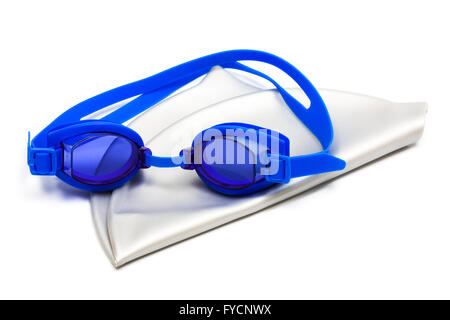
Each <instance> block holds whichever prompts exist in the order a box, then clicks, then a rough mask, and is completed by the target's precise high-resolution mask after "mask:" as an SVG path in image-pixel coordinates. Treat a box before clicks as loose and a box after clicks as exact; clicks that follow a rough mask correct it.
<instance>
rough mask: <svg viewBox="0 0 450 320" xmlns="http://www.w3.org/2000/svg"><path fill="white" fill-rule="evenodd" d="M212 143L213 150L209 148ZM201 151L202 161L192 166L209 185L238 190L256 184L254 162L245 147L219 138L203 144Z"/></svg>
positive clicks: (253, 158) (250, 153)
mask: <svg viewBox="0 0 450 320" xmlns="http://www.w3.org/2000/svg"><path fill="white" fill-rule="evenodd" d="M230 142H231V143H230ZM213 143H214V145H215V147H214V148H212V147H211V146H212V144H213ZM220 146H222V149H221V148H220ZM202 149H203V161H202V163H200V164H194V166H195V169H196V171H197V173H198V174H199V175H200V176H201V177H203V178H204V179H206V180H207V181H209V182H210V183H212V184H214V185H217V186H219V187H222V188H225V189H234V190H238V189H243V188H245V187H248V186H250V185H252V184H254V183H255V182H256V181H255V176H256V173H255V161H256V160H255V156H254V154H253V153H252V152H251V151H250V150H249V149H248V148H247V146H245V145H243V144H241V143H239V142H236V141H235V140H229V139H228V140H227V139H222V138H219V139H215V140H214V141H208V142H204V143H203V145H202ZM230 155H231V157H230ZM230 159H231V160H232V161H230Z"/></svg>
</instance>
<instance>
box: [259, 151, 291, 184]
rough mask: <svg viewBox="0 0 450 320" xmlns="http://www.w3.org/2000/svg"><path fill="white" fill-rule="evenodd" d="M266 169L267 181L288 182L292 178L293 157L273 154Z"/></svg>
mask: <svg viewBox="0 0 450 320" xmlns="http://www.w3.org/2000/svg"><path fill="white" fill-rule="evenodd" d="M265 169H266V173H265V179H266V181H270V182H275V183H288V182H289V181H290V180H291V159H290V157H289V156H283V155H276V156H273V155H272V156H271V157H270V162H269V164H268V166H266V168H265Z"/></svg>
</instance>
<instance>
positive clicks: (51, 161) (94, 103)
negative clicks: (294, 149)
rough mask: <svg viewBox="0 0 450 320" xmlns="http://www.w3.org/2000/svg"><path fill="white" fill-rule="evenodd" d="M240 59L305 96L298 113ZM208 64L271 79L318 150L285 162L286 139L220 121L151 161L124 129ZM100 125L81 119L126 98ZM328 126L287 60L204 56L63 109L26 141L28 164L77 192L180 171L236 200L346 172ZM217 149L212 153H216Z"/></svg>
mask: <svg viewBox="0 0 450 320" xmlns="http://www.w3.org/2000/svg"><path fill="white" fill-rule="evenodd" d="M240 61H258V62H263V63H267V64H270V65H273V66H275V67H277V68H279V69H280V70H282V71H284V72H285V73H286V74H287V75H289V76H290V77H291V78H292V79H293V80H294V81H295V82H296V83H297V84H298V85H299V86H300V87H301V89H303V91H304V92H305V94H306V95H307V96H308V99H309V101H310V105H309V108H306V107H304V106H303V105H302V104H301V103H300V102H299V101H297V100H296V99H295V98H294V97H293V96H292V95H290V94H289V93H288V92H287V91H286V90H285V89H284V88H282V87H281V86H280V85H279V84H278V83H277V82H276V81H275V80H273V79H272V78H270V77H269V76H267V75H266V74H264V73H262V72H259V71H257V70H255V69H252V68H250V67H248V66H246V65H244V64H242V63H240ZM214 66H221V67H222V68H228V69H235V70H240V71H244V72H248V73H250V74H253V75H256V76H259V77H261V78H264V79H266V80H268V81H270V82H271V83H272V84H273V85H274V86H275V87H276V89H277V90H278V92H279V94H280V95H281V97H282V98H283V99H284V101H285V103H286V105H287V106H288V107H289V108H290V109H291V110H292V112H293V113H294V114H295V116H297V117H298V118H299V119H300V120H301V121H302V122H303V124H304V125H305V126H306V127H307V128H308V129H309V130H310V131H311V132H312V133H313V134H314V135H315V137H316V138H317V140H318V141H319V142H320V144H321V146H322V148H323V150H322V151H321V152H318V153H313V154H308V155H301V156H290V154H289V139H288V138H287V137H286V136H284V135H283V134H281V133H278V132H275V131H273V130H269V129H266V128H261V127H257V126H254V125H250V124H245V123H222V124H218V125H216V126H214V127H212V128H208V129H206V130H204V131H202V132H201V133H200V134H199V135H197V137H196V138H195V139H194V142H193V144H192V146H191V147H189V148H186V149H183V150H182V151H181V152H180V154H179V155H178V156H171V157H159V156H154V155H153V154H152V152H151V151H150V149H148V148H146V147H145V146H144V143H143V141H142V138H141V137H140V136H139V134H138V133H137V132H135V131H134V130H132V129H130V128H129V127H127V126H125V125H123V123H124V122H126V121H127V120H130V119H131V118H133V117H135V116H136V115H138V114H140V113H142V112H143V111H145V110H147V109H148V108H150V107H152V106H153V105H155V104H156V103H158V102H160V101H161V100H163V99H164V98H166V97H168V96H169V95H170V94H172V93H173V92H175V91H176V90H178V89H180V88H181V87H183V86H184V85H186V84H188V83H189V82H191V81H193V80H195V79H197V78H199V77H201V76H202V75H205V74H206V73H208V72H209V70H210V69H211V68H212V67H214ZM133 97H136V98H135V99H133V100H131V101H130V102H128V103H126V104H124V105H123V106H121V107H120V108H118V109H117V110H114V111H112V112H111V113H109V114H107V115H106V116H104V117H103V118H101V119H93V120H92V119H91V120H81V119H82V118H83V117H85V116H87V115H89V114H92V113H93V112H96V111H99V110H101V109H103V108H105V107H108V106H111V105H113V104H115V103H117V102H120V101H123V100H125V99H129V98H133ZM332 141H333V126H332V123H331V119H330V116H329V114H328V111H327V108H326V106H325V103H324V102H323V100H322V98H321V96H320V95H319V93H318V92H317V90H316V89H315V88H314V86H313V85H312V84H311V83H310V82H309V81H308V79H307V78H306V77H305V76H304V75H303V74H302V73H301V72H300V71H299V70H297V69H296V68H295V67H294V66H292V65H291V64H290V63H288V62H287V61H285V60H283V59H281V58H279V57H277V56H275V55H273V54H269V53H266V52H262V51H255V50H231V51H224V52H219V53H215V54H211V55H208V56H204V57H201V58H198V59H195V60H192V61H189V62H186V63H183V64H180V65H178V66H175V67H173V68H171V69H168V70H165V71H163V72H160V73H158V74H155V75H153V76H151V77H148V78H145V79H142V80H139V81H136V82H132V83H130V84H127V85H123V86H121V87H118V88H115V89H112V90H110V91H107V92H104V93H102V94H99V95H97V96H95V97H92V98H90V99H87V100H85V101H83V102H81V103H79V104H77V105H75V106H74V107H72V108H70V109H69V110H67V111H66V112H64V113H63V114H62V115H60V116H59V117H58V118H56V119H55V120H54V121H53V122H52V123H50V125H48V126H47V127H46V128H45V129H43V130H42V131H41V132H40V133H39V134H38V135H36V136H35V137H34V138H33V140H32V141H31V142H30V134H28V166H29V168H30V171H31V173H32V174H33V175H56V176H57V177H58V178H60V179H61V180H63V181H64V182H66V183H68V184H70V185H72V186H74V187H76V188H79V189H83V190H88V191H94V192H97V191H107V190H112V189H115V188H118V187H120V186H122V185H123V184H125V183H126V182H128V181H129V180H130V179H131V178H133V176H135V174H136V173H137V172H138V171H139V169H143V168H149V167H152V166H153V167H162V168H163V167H181V168H183V169H187V170H195V171H196V172H197V174H198V176H199V177H200V178H201V179H202V180H203V181H204V182H205V183H206V184H207V185H208V186H209V187H211V188H212V189H214V190H216V191H218V192H220V193H223V194H227V195H243V194H249V193H254V192H257V191H259V190H262V189H265V188H267V187H269V186H272V185H273V184H276V183H288V182H289V181H290V179H291V178H295V177H301V176H308V175H315V174H320V173H325V172H330V171H336V170H342V169H344V168H345V161H343V160H341V159H339V158H336V157H334V156H332V155H330V154H329V153H328V152H329V149H330V146H331V144H332ZM219 149H220V150H221V151H218V150H219Z"/></svg>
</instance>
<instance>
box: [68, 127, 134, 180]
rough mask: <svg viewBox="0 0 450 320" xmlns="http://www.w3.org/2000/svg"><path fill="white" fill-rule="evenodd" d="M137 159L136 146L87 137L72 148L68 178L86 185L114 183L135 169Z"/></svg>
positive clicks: (106, 136)
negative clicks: (70, 168)
mask: <svg viewBox="0 0 450 320" xmlns="http://www.w3.org/2000/svg"><path fill="white" fill-rule="evenodd" d="M138 155H139V150H138V148H137V145H136V144H135V143H134V142H132V141H130V140H128V139H127V138H125V137H122V136H117V135H111V134H102V135H96V136H91V137H89V138H87V139H84V140H82V141H81V142H79V143H78V144H76V145H75V146H74V147H73V148H72V159H71V164H72V170H71V175H72V177H73V178H74V179H76V180H78V181H80V182H83V183H86V184H90V185H105V184H110V183H114V182H117V181H119V180H121V179H123V178H124V177H126V176H128V174H130V173H131V172H132V171H134V170H135V169H136V168H137V165H138V162H139V158H138V157H139V156H138Z"/></svg>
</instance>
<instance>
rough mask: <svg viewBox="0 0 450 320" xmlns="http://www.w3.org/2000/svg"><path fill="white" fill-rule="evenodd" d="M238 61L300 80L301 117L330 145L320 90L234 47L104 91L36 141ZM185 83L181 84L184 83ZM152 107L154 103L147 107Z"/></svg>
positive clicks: (289, 68) (284, 66)
mask: <svg viewBox="0 0 450 320" xmlns="http://www.w3.org/2000/svg"><path fill="white" fill-rule="evenodd" d="M237 61H260V62H265V63H268V64H271V65H273V66H276V67H278V68H279V69H280V70H282V71H284V72H285V73H286V74H288V75H289V76H290V77H291V78H292V79H293V80H294V81H296V82H297V84H298V85H299V86H300V87H301V88H302V89H303V91H304V92H305V93H306V95H307V96H308V98H309V99H310V101H311V105H310V107H309V109H308V112H304V113H303V114H302V115H301V120H302V121H303V122H305V123H308V124H309V125H307V126H308V128H309V129H310V130H311V131H312V132H313V133H317V134H316V136H317V138H318V139H319V141H320V142H321V144H322V146H324V148H325V149H326V147H325V146H328V145H329V144H330V143H331V141H332V139H333V130H332V126H331V122H330V121H329V115H328V112H327V110H326V107H325V104H324V102H323V100H322V98H321V97H320V95H319V93H318V92H317V90H316V89H315V88H314V86H313V85H312V84H311V83H310V82H309V80H308V79H307V78H306V77H305V76H304V75H303V74H302V73H301V72H300V71H299V70H297V69H296V68H295V67H294V66H293V65H291V64H290V63H288V62H287V61H285V60H283V59H281V58H279V57H277V56H275V55H273V54H270V53H266V52H262V51H256V50H231V51H224V52H219V53H215V54H212V55H208V56H205V57H202V58H198V59H195V60H192V61H189V62H186V63H183V64H180V65H178V66H175V67H173V68H171V69H168V70H165V71H162V72H160V73H158V74H156V75H153V76H151V77H148V78H145V79H142V80H139V81H136V82H132V83H130V84H127V85H123V86H120V87H118V88H115V89H112V90H109V91H106V92H104V93H101V94H99V95H97V96H95V97H92V98H90V99H87V100H85V101H83V102H81V103H79V104H77V105H75V106H74V107H72V108H70V109H69V110H67V111H66V112H64V113H63V114H62V115H61V116H59V117H58V118H57V119H56V120H54V121H53V122H52V123H51V124H50V125H49V126H48V127H47V128H45V129H44V130H43V131H42V132H41V133H40V134H39V135H38V136H36V138H35V139H33V140H34V141H33V144H35V145H46V137H45V136H46V133H47V132H48V131H50V130H51V129H53V128H55V127H57V126H62V125H66V124H70V123H74V122H76V121H79V120H80V119H81V118H83V117H84V116H86V115H88V114H91V113H93V112H96V111H98V110H100V109H103V108H105V107H107V106H110V105H112V104H114V103H117V102H120V101H123V100H125V99H128V98H132V97H135V96H138V95H142V94H145V93H148V92H156V91H158V90H160V89H161V88H164V87H166V86H172V89H173V88H177V87H178V86H177V85H176V83H179V82H180V81H181V83H182V82H183V81H187V82H189V81H188V79H192V78H195V76H197V77H198V76H199V75H201V74H205V73H207V72H208V71H209V69H210V68H212V67H214V66H216V65H226V64H227V63H234V62H237ZM181 83H180V84H179V85H181ZM168 92H170V91H166V93H165V95H167V94H168ZM155 95H156V96H158V97H159V98H158V99H159V100H158V99H153V101H156V102H158V101H160V100H161V99H163V98H162V97H163V96H164V94H163V95H159V94H157V93H155ZM283 99H285V102H286V104H287V105H288V106H289V107H290V108H293V109H296V108H299V106H301V104H300V103H299V102H298V101H297V100H296V99H294V98H293V97H292V96H290V95H289V94H284V95H283ZM150 106H151V105H149V106H147V107H150ZM301 107H303V106H301ZM303 108H304V107H303ZM127 110H129V111H132V110H131V108H127ZM137 110H142V106H139V108H137ZM136 112H139V111H136ZM131 113H134V112H131ZM297 116H298V115H297ZM115 117H116V116H115ZM129 118H130V117H129V116H125V115H122V116H120V117H118V116H117V118H116V120H118V122H124V121H126V120H127V119H129ZM327 120H328V121H327Z"/></svg>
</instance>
